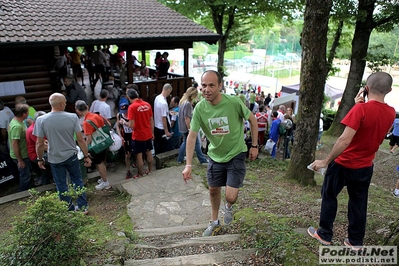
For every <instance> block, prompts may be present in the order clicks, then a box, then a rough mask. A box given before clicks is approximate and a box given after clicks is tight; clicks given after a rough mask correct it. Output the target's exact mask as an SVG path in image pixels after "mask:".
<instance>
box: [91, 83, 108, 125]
mask: <svg viewBox="0 0 399 266" xmlns="http://www.w3.org/2000/svg"><path fill="white" fill-rule="evenodd" d="M108 95H109V92H108V90H105V89H104V90H101V92H100V100H95V101H93V103H92V104H91V106H90V113H96V114H99V115H101V116H102V117H104V118H105V119H106V120H107V121H108V125H110V126H111V122H109V119H111V118H112V115H111V107H110V106H109V105H108V103H107V99H108Z"/></svg>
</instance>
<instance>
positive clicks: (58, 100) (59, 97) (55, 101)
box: [49, 92, 66, 107]
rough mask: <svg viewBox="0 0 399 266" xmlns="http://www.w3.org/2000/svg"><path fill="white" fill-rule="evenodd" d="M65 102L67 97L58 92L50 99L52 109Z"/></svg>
mask: <svg viewBox="0 0 399 266" xmlns="http://www.w3.org/2000/svg"><path fill="white" fill-rule="evenodd" d="M65 101H66V98H65V96H64V95H62V94H61V93H58V92H56V93H53V94H51V95H50V98H49V103H50V105H51V107H55V106H57V105H59V104H60V103H62V102H65Z"/></svg>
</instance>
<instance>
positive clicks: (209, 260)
mask: <svg viewBox="0 0 399 266" xmlns="http://www.w3.org/2000/svg"><path fill="white" fill-rule="evenodd" d="M256 251H257V249H255V248H252V249H243V250H232V251H224V252H215V253H206V254H198V255H189V256H179V257H173V258H157V259H145V260H132V259H130V260H126V261H125V262H124V265H125V266H175V265H179V266H181V265H184V266H190V265H218V264H220V263H223V262H225V261H226V260H234V261H240V260H242V259H245V258H247V257H248V256H250V255H251V254H254V253H256Z"/></svg>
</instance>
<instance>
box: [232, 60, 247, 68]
mask: <svg viewBox="0 0 399 266" xmlns="http://www.w3.org/2000/svg"><path fill="white" fill-rule="evenodd" d="M233 62H234V66H236V67H245V66H248V65H249V64H248V63H247V62H246V61H244V60H242V59H235V60H233Z"/></svg>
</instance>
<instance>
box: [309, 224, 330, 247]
mask: <svg viewBox="0 0 399 266" xmlns="http://www.w3.org/2000/svg"><path fill="white" fill-rule="evenodd" d="M308 234H309V235H310V236H311V237H313V238H314V239H317V240H318V241H319V242H320V243H321V244H322V245H325V246H330V245H331V242H328V241H326V240H323V239H322V238H321V237H320V236H319V235H318V234H317V229H316V228H314V227H313V226H310V227H309V228H308Z"/></svg>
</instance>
